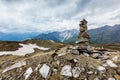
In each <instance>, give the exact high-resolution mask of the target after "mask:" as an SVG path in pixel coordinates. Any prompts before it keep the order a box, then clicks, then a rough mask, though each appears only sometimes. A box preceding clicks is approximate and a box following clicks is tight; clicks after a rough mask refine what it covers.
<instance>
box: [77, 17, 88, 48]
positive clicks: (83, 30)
mask: <svg viewBox="0 0 120 80" xmlns="http://www.w3.org/2000/svg"><path fill="white" fill-rule="evenodd" d="M79 26H80V33H79V36H78V38H79V43H78V45H79V47H78V49H87V48H88V45H89V42H88V40H89V38H90V37H89V34H88V29H87V21H86V20H85V19H83V20H82V21H81V23H80V24H79Z"/></svg>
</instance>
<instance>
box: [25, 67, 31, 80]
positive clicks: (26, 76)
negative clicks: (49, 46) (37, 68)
mask: <svg viewBox="0 0 120 80" xmlns="http://www.w3.org/2000/svg"><path fill="white" fill-rule="evenodd" d="M32 72H33V70H32V68H31V67H30V68H28V69H27V70H26V72H25V73H24V76H25V80H26V79H27V78H28V77H29V76H30V75H31V73H32Z"/></svg>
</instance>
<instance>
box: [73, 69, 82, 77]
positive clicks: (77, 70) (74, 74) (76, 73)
mask: <svg viewBox="0 0 120 80" xmlns="http://www.w3.org/2000/svg"><path fill="white" fill-rule="evenodd" d="M80 72H81V70H80V68H79V67H74V68H73V69H72V74H73V77H74V78H77V77H79V75H80Z"/></svg>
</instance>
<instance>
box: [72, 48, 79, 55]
mask: <svg viewBox="0 0 120 80" xmlns="http://www.w3.org/2000/svg"><path fill="white" fill-rule="evenodd" d="M71 53H72V54H75V55H79V51H78V50H76V49H72V50H71Z"/></svg>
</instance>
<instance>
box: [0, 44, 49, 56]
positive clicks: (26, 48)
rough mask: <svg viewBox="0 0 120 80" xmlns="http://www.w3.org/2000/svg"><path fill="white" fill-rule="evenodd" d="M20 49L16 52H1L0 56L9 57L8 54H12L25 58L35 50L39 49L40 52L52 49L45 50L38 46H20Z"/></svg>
mask: <svg viewBox="0 0 120 80" xmlns="http://www.w3.org/2000/svg"><path fill="white" fill-rule="evenodd" d="M19 45H20V46H22V47H20V48H19V49H18V50H16V51H0V55H7V54H12V55H19V56H24V55H26V54H31V53H33V52H35V50H34V49H35V48H37V49H39V50H49V49H50V48H44V47H40V46H37V45H36V44H19Z"/></svg>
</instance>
